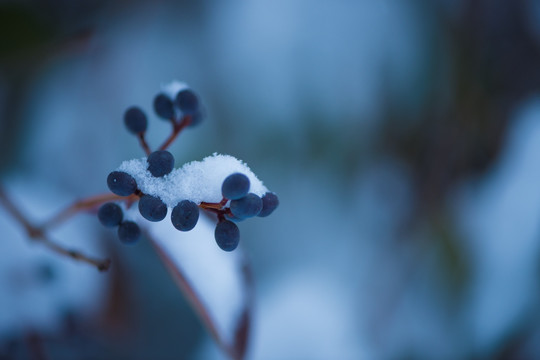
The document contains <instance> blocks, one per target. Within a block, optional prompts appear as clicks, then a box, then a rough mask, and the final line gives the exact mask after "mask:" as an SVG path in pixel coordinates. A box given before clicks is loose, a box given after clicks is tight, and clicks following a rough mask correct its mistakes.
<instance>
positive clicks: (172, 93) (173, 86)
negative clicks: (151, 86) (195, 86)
mask: <svg viewBox="0 0 540 360" xmlns="http://www.w3.org/2000/svg"><path fill="white" fill-rule="evenodd" d="M185 89H189V86H188V85H187V84H186V83H184V82H181V81H177V80H173V81H171V82H170V83H167V84H162V85H161V90H162V91H163V92H164V93H165V94H166V95H167V96H169V97H170V98H171V99H174V98H176V94H178V93H179V92H180V91H182V90H185Z"/></svg>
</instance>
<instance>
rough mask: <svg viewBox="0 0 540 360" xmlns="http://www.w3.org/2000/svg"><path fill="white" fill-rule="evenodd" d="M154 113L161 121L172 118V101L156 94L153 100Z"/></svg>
mask: <svg viewBox="0 0 540 360" xmlns="http://www.w3.org/2000/svg"><path fill="white" fill-rule="evenodd" d="M154 111H155V112H156V114H157V116H159V117H160V118H163V119H167V120H168V119H173V118H174V106H173V102H172V100H171V99H170V98H169V97H168V96H167V95H165V94H158V95H157V96H156V97H155V98H154Z"/></svg>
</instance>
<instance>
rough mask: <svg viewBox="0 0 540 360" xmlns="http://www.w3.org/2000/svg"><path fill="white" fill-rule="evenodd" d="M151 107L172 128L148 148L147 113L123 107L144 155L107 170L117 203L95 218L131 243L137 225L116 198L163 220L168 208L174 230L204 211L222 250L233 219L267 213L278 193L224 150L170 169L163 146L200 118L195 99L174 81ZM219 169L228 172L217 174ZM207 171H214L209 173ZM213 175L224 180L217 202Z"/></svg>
mask: <svg viewBox="0 0 540 360" xmlns="http://www.w3.org/2000/svg"><path fill="white" fill-rule="evenodd" d="M171 89H173V91H171ZM153 107H154V111H155V112H156V114H157V115H158V116H159V117H160V118H163V119H168V120H169V121H170V122H171V124H172V133H171V135H170V136H169V138H168V139H166V141H165V142H164V143H163V145H162V146H161V147H160V148H159V149H158V150H156V151H153V152H152V151H150V147H149V146H148V144H147V143H146V140H145V132H146V130H147V123H148V121H147V117H146V115H145V114H144V112H143V111H142V110H141V109H140V108H138V107H130V108H128V109H127V111H126V112H125V114H124V123H125V125H126V127H127V129H128V130H129V131H130V132H131V133H133V134H135V135H137V136H138V138H139V140H140V142H141V146H142V147H143V149H144V150H145V152H146V153H147V158H145V159H144V160H143V159H141V160H130V161H127V162H124V163H123V164H122V166H121V167H120V168H119V169H117V170H115V171H113V172H111V173H110V174H109V176H108V177H107V185H108V187H109V189H110V190H111V191H112V192H113V193H114V194H115V195H118V197H119V198H118V201H117V202H108V203H105V204H103V205H102V206H101V208H100V209H99V211H98V219H99V221H100V222H101V223H102V224H103V225H104V226H106V227H118V237H119V239H120V240H121V241H122V242H124V243H133V242H135V241H137V239H138V238H139V237H140V235H141V230H140V228H139V226H138V225H137V223H135V222H134V221H131V220H126V219H125V216H124V210H123V208H122V207H121V206H120V205H119V204H118V203H120V204H123V205H124V208H125V210H127V209H129V208H130V207H131V206H132V205H133V204H134V203H135V202H137V201H138V210H139V213H140V215H141V216H142V217H143V218H144V219H146V220H148V221H151V222H158V221H162V220H163V219H165V217H166V216H167V213H168V211H169V208H171V209H172V211H171V215H170V219H171V223H172V225H173V226H174V227H175V228H176V229H177V230H179V231H190V230H192V229H193V228H194V227H195V226H196V225H197V222H198V220H199V212H200V210H203V211H206V212H208V213H213V214H215V215H217V220H218V222H217V225H216V228H215V232H214V235H215V240H216V242H217V244H218V246H219V247H220V248H221V249H223V250H225V251H232V250H234V249H235V248H236V247H237V246H238V242H239V240H240V231H239V229H238V226H237V225H236V224H235V222H238V221H242V220H244V219H247V218H250V217H254V216H259V217H265V216H268V215H270V214H271V213H272V212H273V211H274V210H275V209H276V208H277V206H278V204H279V200H278V198H277V196H276V195H275V194H274V193H272V192H269V191H267V190H266V187H264V185H262V183H261V182H260V181H259V180H258V179H257V178H256V177H255V175H254V174H253V173H251V171H250V170H249V168H247V166H246V165H245V164H243V163H242V162H240V161H239V160H237V159H234V158H233V157H230V156H227V155H217V154H214V156H213V157H208V158H206V159H205V160H203V161H202V162H192V163H189V164H186V165H184V166H183V167H182V168H181V169H176V170H175V160H174V156H173V155H172V154H171V153H170V152H168V151H167V150H166V148H167V147H168V146H169V145H170V144H171V143H172V142H173V141H174V139H175V138H176V136H177V135H178V134H179V133H180V131H181V130H182V129H184V128H185V127H188V126H193V125H196V124H198V123H200V121H201V120H202V117H203V116H202V111H201V106H200V102H199V99H198V97H197V95H196V94H195V93H194V92H193V91H192V90H190V89H189V88H186V87H185V86H180V85H179V84H178V83H173V84H171V86H169V91H168V93H167V92H163V93H159V94H158V95H157V96H156V97H155V98H154V103H153ZM216 161H221V163H219V164H217V163H216ZM222 163H223V164H225V165H223V164H222ZM235 170H236V171H235ZM224 171H229V174H227V176H223V177H221V176H222V173H223V172H224ZM210 172H213V173H214V174H208V173H210ZM243 172H245V173H247V175H246V174H244V173H243ZM216 173H219V174H218V175H216ZM248 175H249V176H248ZM250 177H251V180H252V181H255V184H254V185H253V183H252V181H250ZM216 179H224V180H219V181H220V182H221V194H220V198H221V200H220V201H216V200H218V199H219V198H217V196H216V194H215V193H216V192H215V189H209V188H210V187H212V188H214V187H215V186H219V183H217V184H216V182H217V180H216ZM194 187H195V189H194ZM196 187H199V188H196ZM218 189H219V187H218ZM218 191H219V190H218Z"/></svg>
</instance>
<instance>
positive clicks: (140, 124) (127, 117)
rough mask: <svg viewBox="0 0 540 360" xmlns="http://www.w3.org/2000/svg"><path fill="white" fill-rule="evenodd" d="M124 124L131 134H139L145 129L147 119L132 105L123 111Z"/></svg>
mask: <svg viewBox="0 0 540 360" xmlns="http://www.w3.org/2000/svg"><path fill="white" fill-rule="evenodd" d="M124 124H125V125H126V127H127V129H128V130H129V131H130V132H132V133H133V134H139V133H143V132H145V131H146V128H147V127H148V120H147V119H146V115H145V114H144V112H143V111H142V110H141V109H140V108H139V107H137V106H132V107H130V108H128V109H127V110H126V112H125V113H124Z"/></svg>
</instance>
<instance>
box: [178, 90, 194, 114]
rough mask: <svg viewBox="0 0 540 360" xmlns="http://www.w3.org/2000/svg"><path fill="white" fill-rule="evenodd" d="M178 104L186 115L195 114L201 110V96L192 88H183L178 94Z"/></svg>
mask: <svg viewBox="0 0 540 360" xmlns="http://www.w3.org/2000/svg"><path fill="white" fill-rule="evenodd" d="M176 106H178V108H179V109H180V110H181V111H182V113H183V114H184V115H191V114H195V113H196V112H197V111H198V110H199V98H198V97H197V95H195V93H194V92H193V91H191V90H190V89H185V90H182V91H180V92H179V93H178V94H177V95H176Z"/></svg>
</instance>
